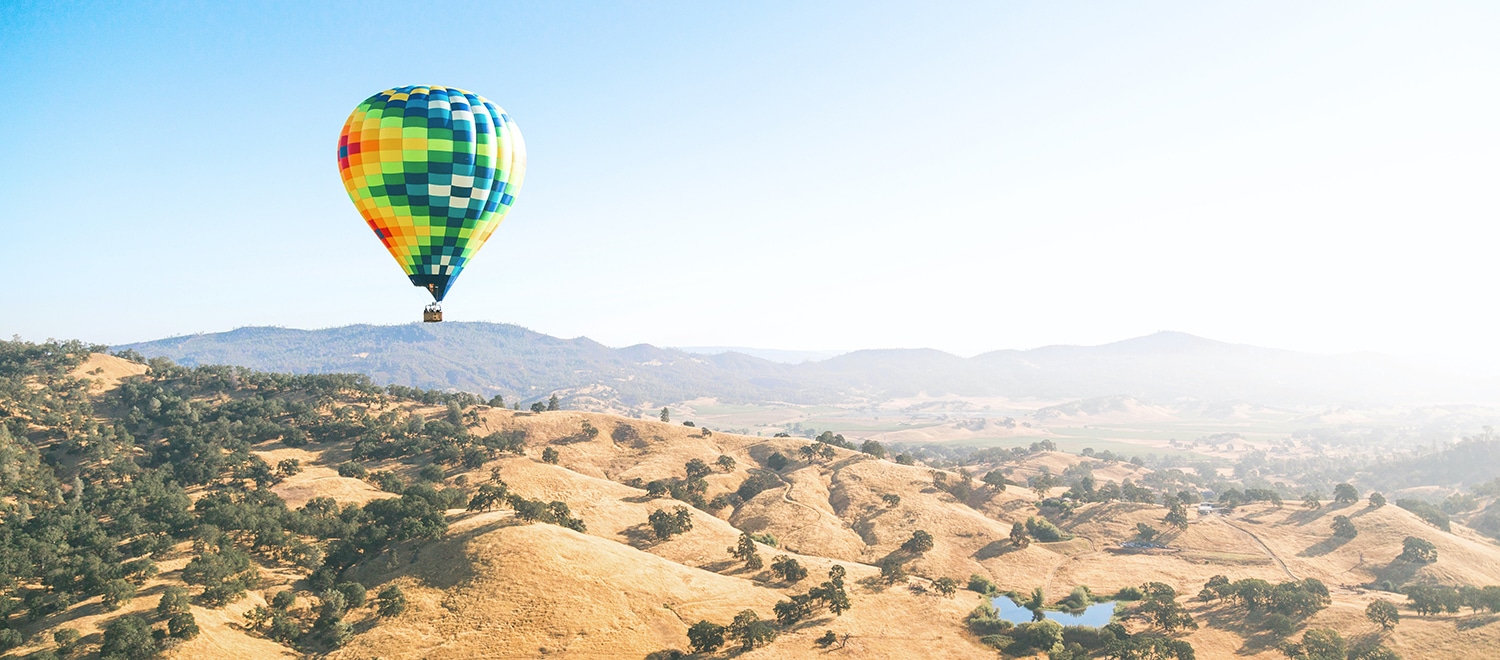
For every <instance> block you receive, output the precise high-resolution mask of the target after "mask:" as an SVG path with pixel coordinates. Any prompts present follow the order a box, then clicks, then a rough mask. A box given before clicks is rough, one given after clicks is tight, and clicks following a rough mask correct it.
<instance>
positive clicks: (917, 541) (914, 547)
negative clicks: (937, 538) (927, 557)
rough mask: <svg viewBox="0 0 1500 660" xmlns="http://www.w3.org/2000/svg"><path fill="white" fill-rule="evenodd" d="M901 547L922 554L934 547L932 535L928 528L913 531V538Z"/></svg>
mask: <svg viewBox="0 0 1500 660" xmlns="http://www.w3.org/2000/svg"><path fill="white" fill-rule="evenodd" d="M901 549H902V550H905V551H907V552H910V553H914V554H921V553H924V552H927V551H928V550H931V549H932V535H931V534H929V533H927V531H926V530H921V529H919V530H917V531H915V532H912V534H911V538H909V539H907V540H906V542H905V543H902V544H901Z"/></svg>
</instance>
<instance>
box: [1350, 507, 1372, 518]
mask: <svg viewBox="0 0 1500 660" xmlns="http://www.w3.org/2000/svg"><path fill="white" fill-rule="evenodd" d="M1374 510H1375V509H1373V508H1371V507H1368V506H1362V507H1360V508H1359V510H1358V511H1355V512H1354V513H1351V514H1349V517H1350V518H1351V519H1352V518H1358V517H1360V516H1362V515H1365V514H1367V513H1370V512H1371V511H1374Z"/></svg>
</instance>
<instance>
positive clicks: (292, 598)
mask: <svg viewBox="0 0 1500 660" xmlns="http://www.w3.org/2000/svg"><path fill="white" fill-rule="evenodd" d="M296 604H297V592H295V591H292V590H291V589H283V590H281V591H278V592H276V595H275V596H272V597H271V609H273V610H277V611H281V612H285V611H287V610H289V609H292V606H293V605H296Z"/></svg>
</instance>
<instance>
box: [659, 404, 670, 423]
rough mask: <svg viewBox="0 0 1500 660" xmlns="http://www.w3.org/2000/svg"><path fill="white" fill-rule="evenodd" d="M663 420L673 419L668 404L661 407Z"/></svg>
mask: <svg viewBox="0 0 1500 660" xmlns="http://www.w3.org/2000/svg"><path fill="white" fill-rule="evenodd" d="M661 421H663V422H670V421H672V412H671V411H670V410H667V408H666V406H663V407H662V409H661Z"/></svg>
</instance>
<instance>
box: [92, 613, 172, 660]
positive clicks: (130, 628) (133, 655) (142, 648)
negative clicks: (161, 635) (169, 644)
mask: <svg viewBox="0 0 1500 660" xmlns="http://www.w3.org/2000/svg"><path fill="white" fill-rule="evenodd" d="M159 651H160V648H159V647H158V646H157V644H156V639H155V638H154V637H152V635H151V627H150V626H148V625H146V621H145V619H142V618H140V617H138V616H136V615H134V614H126V615H125V616H122V617H120V618H118V619H115V620H114V621H112V622H110V624H109V625H108V626H106V627H105V628H104V643H103V644H101V645H100V646H99V657H100V658H102V659H103V660H149V659H150V658H154V657H156V654H157V653H158V652H159Z"/></svg>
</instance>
